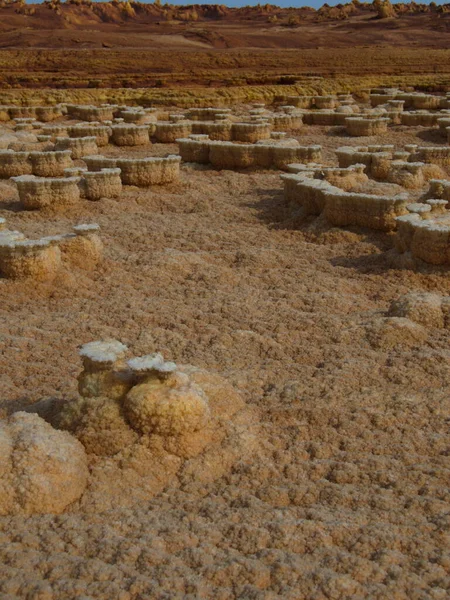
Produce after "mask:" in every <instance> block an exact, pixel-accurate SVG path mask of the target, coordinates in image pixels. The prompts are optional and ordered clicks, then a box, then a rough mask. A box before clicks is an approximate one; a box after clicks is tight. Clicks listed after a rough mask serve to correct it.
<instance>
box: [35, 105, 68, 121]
mask: <svg viewBox="0 0 450 600" xmlns="http://www.w3.org/2000/svg"><path fill="white" fill-rule="evenodd" d="M61 116H62V111H61V107H60V106H36V118H37V119H38V121H41V122H42V123H48V122H50V121H54V120H55V119H59V118H60V117H61Z"/></svg>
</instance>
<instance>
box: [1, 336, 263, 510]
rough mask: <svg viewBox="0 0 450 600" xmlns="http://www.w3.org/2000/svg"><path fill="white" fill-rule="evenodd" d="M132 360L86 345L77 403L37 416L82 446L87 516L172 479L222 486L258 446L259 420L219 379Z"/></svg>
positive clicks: (157, 360) (55, 405)
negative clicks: (231, 469)
mask: <svg viewBox="0 0 450 600" xmlns="http://www.w3.org/2000/svg"><path fill="white" fill-rule="evenodd" d="M127 353H128V351H127V347H126V346H124V345H123V344H121V343H120V342H118V341H116V340H105V341H95V342H89V343H87V344H84V345H83V346H82V347H81V351H80V355H81V358H82V361H83V371H82V372H81V373H80V375H79V377H78V392H79V396H78V397H77V398H74V399H70V400H56V399H52V400H43V401H41V402H38V403H36V404H35V405H33V406H32V407H30V409H29V410H30V411H31V412H33V413H37V414H39V415H40V416H41V417H43V418H44V419H45V420H46V421H47V422H49V423H51V425H53V427H55V428H57V430H66V431H67V432H68V433H64V434H63V436H64V437H63V438H62V439H66V440H70V439H73V440H74V441H75V438H77V439H78V443H79V442H81V444H82V446H83V447H84V451H85V452H86V455H87V464H88V466H89V470H90V475H89V479H88V486H87V487H86V485H85V484H84V486H83V490H84V495H83V496H82V497H81V499H80V502H79V503H78V504H77V507H81V508H82V509H85V508H87V507H89V510H93V509H94V510H95V509H96V510H101V509H106V508H108V507H111V506H114V505H127V504H130V503H133V502H136V500H142V499H145V498H147V499H149V498H151V497H152V496H154V495H155V494H157V493H158V492H159V491H161V490H162V489H163V488H164V487H165V486H166V485H167V484H169V483H170V482H171V480H173V479H174V478H179V480H180V481H183V479H184V478H188V479H193V478H197V477H198V478H199V479H200V480H203V481H206V480H208V479H213V478H216V477H219V476H221V475H222V474H224V473H225V472H226V470H227V469H229V467H230V466H231V464H232V463H233V462H234V461H236V460H239V457H240V456H241V455H242V452H248V451H251V450H254V447H255V440H256V436H255V435H254V434H251V433H250V430H251V428H252V427H253V428H254V427H255V426H254V424H253V421H254V415H252V413H251V412H250V411H248V410H247V409H246V408H245V404H244V402H243V400H242V398H241V397H240V395H239V394H238V393H237V392H236V391H235V390H234V389H233V387H232V386H231V385H229V384H228V383H227V382H226V381H225V380H223V379H222V378H221V377H219V376H218V375H214V374H211V373H208V372H206V371H203V370H201V369H197V368H195V367H192V366H189V365H177V364H175V363H173V362H168V361H165V360H164V359H163V357H162V355H161V354H159V353H156V354H151V355H146V356H140V357H136V358H131V359H129V360H127ZM29 417H30V419H35V420H38V419H39V417H36V416H34V415H29ZM39 422H40V420H39ZM47 427H48V428H49V429H48V431H49V432H50V431H54V430H52V429H51V428H50V425H47ZM58 433H59V432H58ZM55 434H56V431H55ZM70 434H72V435H73V436H74V437H73V438H71V437H70ZM0 439H1V438H0ZM77 447H78V448H81V446H80V445H78V446H77ZM49 448H51V449H52V448H53V443H52V441H50V442H49ZM81 455H82V454H80V456H81ZM83 464H85V463H83ZM105 473H108V476H107V477H106V478H105ZM70 474H71V475H72V476H73V477H74V479H75V481H77V480H78V478H79V477H83V478H84V477H85V468H84V467H81V468H80V473H79V474H78V478H77V477H76V474H74V473H72V471H70ZM83 481H84V479H83ZM81 487H82V486H80V489H81ZM77 489H78V488H77ZM39 510H40V509H39V507H35V509H34V511H35V512H39ZM16 511H17V508H16V507H8V508H7V509H6V511H5V512H8V513H15V512H16Z"/></svg>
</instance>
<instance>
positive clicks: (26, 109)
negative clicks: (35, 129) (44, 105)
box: [9, 106, 36, 121]
mask: <svg viewBox="0 0 450 600" xmlns="http://www.w3.org/2000/svg"><path fill="white" fill-rule="evenodd" d="M9 116H10V118H11V119H13V120H14V121H15V120H16V119H36V108H35V107H34V106H10V107H9Z"/></svg>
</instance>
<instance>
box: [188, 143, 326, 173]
mask: <svg viewBox="0 0 450 600" xmlns="http://www.w3.org/2000/svg"><path fill="white" fill-rule="evenodd" d="M177 142H178V145H179V148H180V155H181V158H182V159H183V160H184V161H185V162H199V163H203V164H208V163H210V164H212V165H213V167H215V168H218V169H245V168H248V167H261V168H273V167H275V168H278V169H285V168H286V167H287V165H288V164H290V163H293V162H319V161H320V160H321V157H322V148H321V147H320V146H300V145H299V144H298V142H297V141H296V140H284V139H281V140H275V139H272V140H263V141H261V142H259V143H257V144H238V143H234V142H219V141H213V140H210V139H209V138H208V137H207V136H203V135H202V136H198V135H192V136H191V137H189V138H186V139H179V140H177Z"/></svg>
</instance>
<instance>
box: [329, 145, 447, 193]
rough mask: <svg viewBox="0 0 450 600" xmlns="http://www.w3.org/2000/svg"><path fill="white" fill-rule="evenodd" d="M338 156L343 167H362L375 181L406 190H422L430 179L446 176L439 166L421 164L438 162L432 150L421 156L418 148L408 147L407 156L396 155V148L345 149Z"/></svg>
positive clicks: (338, 152) (402, 153) (346, 147)
mask: <svg viewBox="0 0 450 600" xmlns="http://www.w3.org/2000/svg"><path fill="white" fill-rule="evenodd" d="M420 150H422V149H420ZM444 150H445V149H444ZM336 156H337V158H338V162H339V166H340V167H348V166H350V165H354V164H360V163H361V164H364V165H366V172H367V173H368V174H369V175H370V176H371V177H373V178H374V179H378V180H380V181H388V182H390V183H396V184H398V185H402V186H404V187H405V188H407V189H414V188H420V187H422V186H423V184H424V183H425V182H427V181H429V180H430V179H433V178H436V177H441V176H442V175H443V172H442V170H441V169H440V167H439V166H438V165H436V164H431V163H432V162H434V161H431V160H423V161H420V160H419V159H426V158H427V159H431V157H434V158H435V156H436V154H435V153H434V152H433V149H431V151H430V153H428V154H427V153H422V152H419V151H418V150H417V146H407V149H406V150H405V151H404V152H395V151H394V147H393V146H357V147H352V146H343V147H341V148H338V149H337V150H336ZM437 160H438V159H437Z"/></svg>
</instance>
